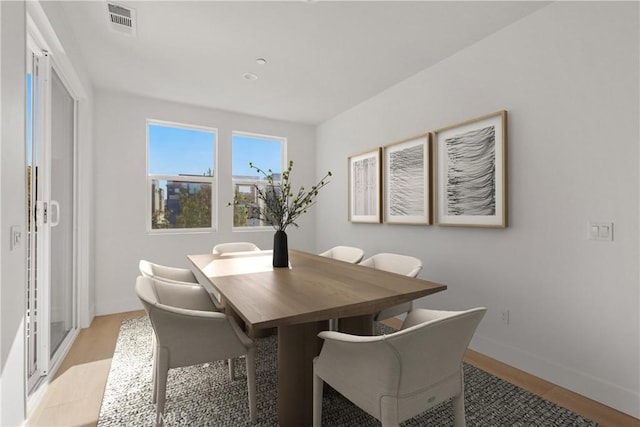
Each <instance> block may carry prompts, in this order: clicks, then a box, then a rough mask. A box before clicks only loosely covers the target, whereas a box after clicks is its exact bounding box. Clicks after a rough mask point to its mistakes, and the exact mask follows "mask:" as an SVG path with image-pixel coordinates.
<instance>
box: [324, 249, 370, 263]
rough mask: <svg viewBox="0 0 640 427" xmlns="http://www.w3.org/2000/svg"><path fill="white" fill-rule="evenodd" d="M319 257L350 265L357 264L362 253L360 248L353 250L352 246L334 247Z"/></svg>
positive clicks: (360, 259)
mask: <svg viewBox="0 0 640 427" xmlns="http://www.w3.org/2000/svg"><path fill="white" fill-rule="evenodd" d="M319 255H320V256H324V257H327V258H333V259H337V260H340V261H344V262H350V263H351V264H357V263H359V262H360V261H362V257H363V256H364V251H363V250H362V249H360V248H354V247H352V246H334V247H333V248H331V249H329V250H327V251H324V252H322V253H321V254H319Z"/></svg>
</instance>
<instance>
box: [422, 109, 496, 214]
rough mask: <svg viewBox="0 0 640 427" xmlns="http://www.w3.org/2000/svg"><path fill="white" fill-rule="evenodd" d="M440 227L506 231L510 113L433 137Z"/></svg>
mask: <svg viewBox="0 0 640 427" xmlns="http://www.w3.org/2000/svg"><path fill="white" fill-rule="evenodd" d="M434 135H435V150H436V206H437V207H436V212H437V223H438V225H461V226H476V227H506V226H507V112H506V111H498V112H497V113H493V114H488V115H486V116H482V117H478V118H475V119H472V120H468V121H466V122H463V123H459V124H456V125H453V126H449V127H446V128H443V129H439V130H437V131H436V132H434Z"/></svg>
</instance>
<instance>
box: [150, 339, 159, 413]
mask: <svg viewBox="0 0 640 427" xmlns="http://www.w3.org/2000/svg"><path fill="white" fill-rule="evenodd" d="M151 364H152V365H151V402H152V403H156V402H157V401H158V399H157V398H158V342H157V341H156V338H155V335H154V337H153V360H152V361H151Z"/></svg>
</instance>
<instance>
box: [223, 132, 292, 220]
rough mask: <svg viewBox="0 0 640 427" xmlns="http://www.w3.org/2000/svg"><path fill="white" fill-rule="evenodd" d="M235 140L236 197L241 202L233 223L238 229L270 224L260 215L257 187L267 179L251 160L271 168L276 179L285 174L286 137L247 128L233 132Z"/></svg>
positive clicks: (262, 184) (234, 176)
mask: <svg viewBox="0 0 640 427" xmlns="http://www.w3.org/2000/svg"><path fill="white" fill-rule="evenodd" d="M231 144H232V157H233V163H232V175H233V177H232V181H233V192H234V197H235V200H236V201H237V202H238V203H237V204H236V205H235V207H234V212H233V227H234V228H236V229H250V228H251V229H255V228H259V227H269V229H270V228H271V225H270V224H268V223H265V222H264V221H262V220H261V219H260V218H259V212H258V211H259V209H258V208H259V206H260V205H259V203H261V201H260V200H259V199H258V198H257V195H256V188H255V186H256V185H258V186H260V187H263V186H264V185H266V183H267V181H266V179H265V177H264V176H263V175H261V174H259V173H258V172H257V171H256V170H255V169H252V168H250V167H249V163H253V164H254V165H255V166H257V167H259V168H260V169H262V170H264V171H265V172H267V173H268V172H269V171H271V173H272V174H273V180H274V182H278V181H280V180H281V179H282V178H281V177H282V170H283V167H284V165H285V164H286V160H285V152H286V150H285V148H286V138H283V137H276V136H266V135H258V134H251V133H245V132H233V135H232V137H231Z"/></svg>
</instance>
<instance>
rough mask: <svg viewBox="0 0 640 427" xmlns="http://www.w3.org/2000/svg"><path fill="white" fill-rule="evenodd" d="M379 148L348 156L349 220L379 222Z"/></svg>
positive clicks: (380, 194) (380, 191)
mask: <svg viewBox="0 0 640 427" xmlns="http://www.w3.org/2000/svg"><path fill="white" fill-rule="evenodd" d="M380 151H381V149H380V148H376V149H375V150H371V151H367V152H366V153H362V154H357V155H354V156H351V157H349V221H351V222H370V223H379V222H381V207H382V204H381V196H382V190H381V188H382V187H381V183H380V170H381V161H380V160H381V156H380Z"/></svg>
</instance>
